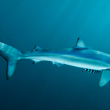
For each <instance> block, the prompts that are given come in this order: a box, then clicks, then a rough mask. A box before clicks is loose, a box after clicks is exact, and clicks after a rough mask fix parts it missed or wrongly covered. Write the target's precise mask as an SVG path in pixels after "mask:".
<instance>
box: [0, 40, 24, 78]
mask: <svg viewBox="0 0 110 110" xmlns="http://www.w3.org/2000/svg"><path fill="white" fill-rule="evenodd" d="M22 54H23V53H22V52H20V51H19V50H17V49H15V48H13V47H11V46H9V45H7V44H4V43H1V42H0V55H1V56H2V57H3V58H4V59H5V60H6V61H7V71H6V78H7V80H8V79H9V78H10V77H11V76H12V74H13V73H14V71H15V68H16V65H17V63H18V61H19V60H21V57H22Z"/></svg>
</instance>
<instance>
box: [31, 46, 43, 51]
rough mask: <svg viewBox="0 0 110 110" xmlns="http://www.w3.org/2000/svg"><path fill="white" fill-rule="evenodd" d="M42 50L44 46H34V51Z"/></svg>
mask: <svg viewBox="0 0 110 110" xmlns="http://www.w3.org/2000/svg"><path fill="white" fill-rule="evenodd" d="M40 50H42V48H40V47H39V46H35V47H34V48H33V50H32V52H34V51H40Z"/></svg>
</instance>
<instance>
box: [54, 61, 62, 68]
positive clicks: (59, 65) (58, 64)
mask: <svg viewBox="0 0 110 110" xmlns="http://www.w3.org/2000/svg"><path fill="white" fill-rule="evenodd" d="M53 64H55V65H56V66H57V67H61V66H62V65H63V64H62V63H57V62H53Z"/></svg>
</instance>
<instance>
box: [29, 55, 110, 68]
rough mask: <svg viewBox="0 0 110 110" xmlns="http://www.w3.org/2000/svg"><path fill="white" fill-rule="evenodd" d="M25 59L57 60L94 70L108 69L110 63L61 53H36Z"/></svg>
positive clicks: (61, 62) (37, 60)
mask: <svg viewBox="0 0 110 110" xmlns="http://www.w3.org/2000/svg"><path fill="white" fill-rule="evenodd" d="M27 59H31V60H33V61H35V62H39V61H51V62H53V63H54V62H57V63H60V64H66V65H70V66H75V67H80V68H88V69H94V70H104V69H109V68H110V65H109V64H108V63H106V62H104V61H99V60H95V59H89V58H84V57H78V56H73V55H61V54H45V55H44V54H43V55H37V57H34V56H32V57H28V58H27Z"/></svg>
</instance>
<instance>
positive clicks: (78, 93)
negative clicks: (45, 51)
mask: <svg viewBox="0 0 110 110" xmlns="http://www.w3.org/2000/svg"><path fill="white" fill-rule="evenodd" d="M78 37H80V38H81V39H82V40H83V41H84V42H85V44H86V45H88V46H89V47H91V48H93V49H96V50H100V51H103V52H106V53H109V54H110V0H1V1H0V42H4V43H6V44H8V45H11V46H13V47H14V48H16V49H18V50H20V51H27V50H30V51H31V50H32V49H33V47H34V46H35V45H38V46H40V47H41V48H66V47H74V46H75V45H76V41H77V38H78ZM6 66H7V63H6V61H5V60H4V59H3V58H2V57H0V110H110V82H109V83H108V84H107V85H106V86H104V87H99V80H100V76H101V74H91V73H87V72H82V69H81V68H76V67H72V66H67V65H63V66H62V67H60V68H57V67H56V66H55V65H53V64H52V63H51V62H39V63H37V64H35V65H33V64H32V61H30V60H22V61H21V62H20V63H19V64H18V66H17V68H16V70H15V72H14V74H13V76H12V77H11V78H10V79H9V80H8V81H7V80H6Z"/></svg>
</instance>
